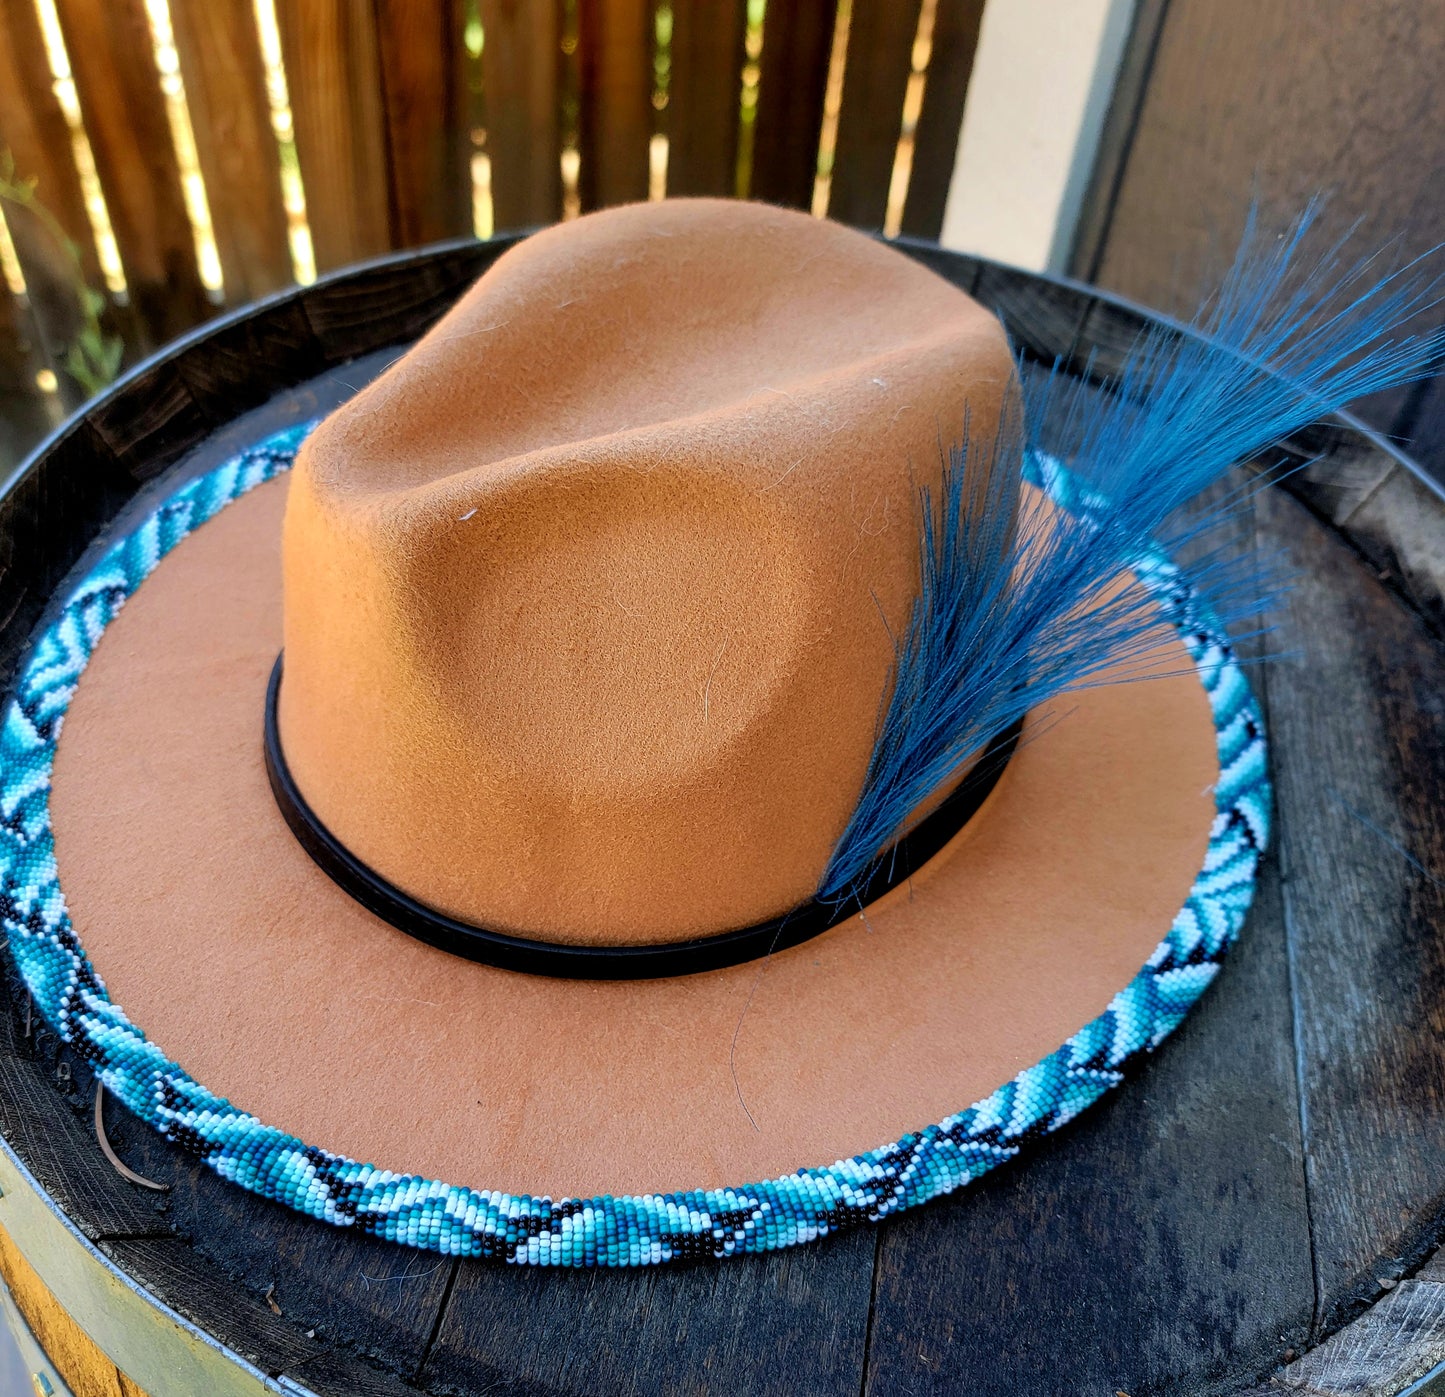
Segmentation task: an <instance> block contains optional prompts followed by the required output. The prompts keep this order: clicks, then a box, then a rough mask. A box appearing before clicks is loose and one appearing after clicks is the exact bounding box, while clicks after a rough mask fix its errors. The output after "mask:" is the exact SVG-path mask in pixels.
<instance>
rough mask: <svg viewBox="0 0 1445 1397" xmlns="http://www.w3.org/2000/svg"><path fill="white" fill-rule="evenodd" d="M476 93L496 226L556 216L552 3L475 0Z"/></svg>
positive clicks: (556, 44)
mask: <svg viewBox="0 0 1445 1397" xmlns="http://www.w3.org/2000/svg"><path fill="white" fill-rule="evenodd" d="M481 15H482V30H483V33H484V34H485V35H486V43H485V44H484V45H483V47H482V91H483V97H484V99H485V102H486V111H487V152H488V154H489V155H490V156H491V161H492V218H493V222H494V223H495V225H496V226H497V227H498V228H499V229H514V228H528V227H532V226H534V225H536V224H539V223H552V222H555V221H556V220H557V218H559V217H560V216H561V213H562V166H561V148H562V139H561V86H560V85H561V64H562V33H561V19H562V16H561V7H560V5H559V4H558V0H482V3H481Z"/></svg>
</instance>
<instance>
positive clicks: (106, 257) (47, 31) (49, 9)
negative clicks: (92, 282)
mask: <svg viewBox="0 0 1445 1397" xmlns="http://www.w3.org/2000/svg"><path fill="white" fill-rule="evenodd" d="M35 10H36V13H37V14H38V15H39V17H40V29H41V32H42V33H43V34H44V36H45V56H46V59H47V60H48V62H49V64H50V80H51V83H52V84H53V85H54V88H55V98H56V101H58V102H59V103H60V110H61V111H62V112H63V113H64V115H65V124H66V126H67V127H69V128H70V143H71V148H72V152H73V154H74V157H75V170H76V173H77V174H78V175H79V176H80V192H81V194H82V195H83V196H84V198H85V213H86V217H87V218H88V219H89V220H90V231H91V236H92V237H93V238H94V239H95V252H96V256H97V258H99V260H100V271H101V275H102V276H103V277H104V278H105V286H106V290H107V291H109V292H110V294H111V295H112V296H113V297H114V298H115V299H116V301H117V302H118V303H120V304H121V305H124V304H125V303H126V301H127V299H128V296H127V289H126V281H125V268H124V267H122V266H121V263H120V249H119V248H118V247H117V246H116V242H115V231H114V229H112V228H111V226H110V210H109V209H108V208H107V207H106V203H105V195H104V194H103V193H102V192H101V188H100V176H99V174H97V173H96V169H95V155H94V154H93V152H92V151H91V149H90V138H89V137H88V136H87V135H86V134H85V123H84V122H83V121H82V120H81V116H80V99H79V97H77V96H76V92H75V79H74V77H73V76H72V75H71V72H70V56H69V55H68V54H67V53H66V51H65V40H64V38H63V37H62V36H61V33H60V17H59V16H58V15H57V14H56V13H55V0H35Z"/></svg>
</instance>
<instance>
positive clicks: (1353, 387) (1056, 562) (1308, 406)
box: [819, 209, 1445, 899]
mask: <svg viewBox="0 0 1445 1397" xmlns="http://www.w3.org/2000/svg"><path fill="white" fill-rule="evenodd" d="M1315 217H1316V211H1315V210H1313V209H1311V210H1307V211H1306V212H1305V214H1303V215H1302V216H1301V217H1300V218H1299V219H1298V220H1297V222H1296V223H1295V225H1294V226H1293V228H1292V229H1291V230H1290V231H1289V232H1288V233H1287V234H1286V235H1284V236H1283V237H1279V238H1271V237H1269V236H1268V235H1267V234H1266V233H1264V232H1263V231H1262V230H1261V228H1260V226H1259V224H1258V221H1257V219H1256V218H1255V217H1254V216H1253V215H1251V218H1250V220H1249V224H1248V227H1247V229H1246V233H1245V237H1244V240H1243V242H1242V244H1241V247H1240V250H1239V253H1238V255H1237V256H1236V258H1235V261H1234V265H1233V267H1232V269H1231V271H1230V273H1229V275H1228V276H1227V277H1226V279H1225V282H1224V284H1223V286H1222V288H1221V290H1220V291H1219V293H1218V294H1217V296H1215V297H1214V298H1213V299H1212V300H1211V301H1210V302H1209V303H1207V304H1206V305H1205V307H1204V309H1203V310H1202V311H1201V312H1200V314H1199V315H1198V316H1197V317H1196V319H1195V321H1194V323H1193V326H1192V328H1193V329H1195V330H1196V331H1197V332H1198V334H1197V335H1183V336H1181V335H1178V334H1177V333H1175V332H1173V331H1171V330H1169V329H1166V328H1159V329H1155V330H1151V331H1150V332H1149V333H1147V334H1145V335H1143V336H1142V337H1141V338H1140V340H1139V341H1138V343H1137V344H1135V345H1134V347H1133V349H1132V350H1131V351H1130V353H1129V354H1128V355H1127V356H1126V358H1125V360H1124V363H1123V365H1122V367H1121V368H1120V370H1119V372H1118V374H1117V376H1116V378H1115V381H1114V383H1113V385H1112V387H1113V392H1112V394H1110V395H1103V394H1100V393H1099V392H1098V391H1097V390H1096V389H1093V388H1092V387H1090V386H1089V384H1088V383H1087V381H1086V380H1081V379H1078V378H1074V377H1070V376H1068V375H1066V374H1064V373H1062V372H1060V371H1059V370H1058V368H1057V366H1056V368H1055V371H1054V372H1053V373H1051V374H1049V375H1047V376H1044V377H1043V378H1042V379H1037V378H1035V379H1031V378H1030V377H1029V376H1028V375H1027V374H1023V373H1021V375H1020V380H1021V384H1022V402H1021V407H1020V408H1019V410H1017V411H1014V410H1009V411H1006V412H1004V413H1003V414H1002V415H1001V416H1000V419H999V427H998V432H997V434H996V436H995V438H994V439H993V441H992V442H991V443H989V442H985V443H982V444H981V443H980V442H978V441H977V440H975V441H973V442H972V443H971V444H968V443H965V444H964V445H961V446H956V447H953V448H951V449H950V451H949V452H948V453H947V458H946V460H945V463H944V469H943V478H942V483H941V486H940V487H939V490H938V492H937V495H936V496H935V493H934V491H933V490H932V489H931V488H929V487H928V486H927V485H925V486H923V487H921V488H920V490H919V516H920V520H921V535H922V538H921V547H920V577H919V585H918V594H917V598H916V600H915V601H914V603H913V607H912V611H911V614H910V616H909V621H908V625H907V629H906V631H905V632H904V633H903V634H902V636H901V637H899V640H898V645H897V658H896V661H895V665H894V669H893V673H892V674H891V676H890V686H889V689H888V693H887V698H886V704H885V706H884V708H883V711H882V714H881V718H880V723H879V729H878V734H877V740H876V742H875V745H874V749H873V754H872V757H871V759H870V762H869V766H868V772H867V775H866V777H865V779H864V783H863V789H862V792H861V794H860V797H859V800H858V804H857V807H856V809H855V810H854V812H853V815H852V817H851V819H850V820H849V822H848V825H847V828H846V829H845V830H844V832H843V834H842V836H841V838H840V839H839V841H838V844H837V846H836V847H835V849H834V852H833V855H832V858H831V860H830V861H829V864H828V867H827V870H826V871H825V873H824V875H823V878H822V880H821V883H820V885H819V895H820V896H822V897H824V898H830V899H831V898H840V897H841V898H846V897H847V896H848V895H849V890H850V889H851V888H852V887H853V886H855V885H856V884H857V883H858V882H859V880H860V879H861V878H862V877H863V876H864V874H865V873H866V872H867V870H868V868H869V867H870V865H871V864H872V863H873V861H874V860H875V859H876V858H877V857H878V856H879V851H880V850H883V849H886V848H887V847H888V846H889V845H890V844H891V843H892V842H893V841H894V840H896V839H897V838H898V837H899V835H900V834H901V833H902V832H903V831H904V830H905V829H906V827H907V825H908V822H909V820H910V819H912V818H914V817H915V812H916V811H917V810H918V809H919V807H920V806H921V805H922V804H923V802H924V801H925V800H926V799H927V798H928V797H929V796H930V795H931V794H932V793H934V792H936V791H937V790H938V788H939V787H940V786H941V785H942V784H943V783H944V782H945V781H947V780H948V779H949V777H950V776H951V775H952V774H953V773H954V772H956V771H957V770H958V768H959V766H960V764H961V763H963V762H964V761H965V760H966V759H967V758H968V756H969V755H970V754H971V753H974V752H976V751H978V750H979V748H980V747H982V746H983V744H984V743H986V742H987V741H988V739H989V738H990V737H991V736H993V734H995V733H997V732H999V731H1001V730H1002V729H1004V728H1006V727H1007V726H1008V725H1009V724H1010V723H1012V722H1013V721H1015V720H1016V719H1017V718H1019V717H1021V716H1022V715H1023V714H1025V713H1027V712H1029V711H1030V710H1033V709H1036V708H1038V707H1039V706H1040V705H1042V704H1046V703H1048V702H1049V701H1050V700H1051V699H1053V698H1055V697H1056V696H1058V695H1059V694H1061V693H1064V692H1065V691H1067V690H1069V689H1074V688H1077V687H1079V686H1080V685H1082V684H1087V683H1089V682H1091V681H1092V680H1094V679H1096V678H1097V677H1098V676H1099V675H1100V673H1101V672H1102V671H1104V670H1105V669H1110V670H1111V671H1113V672H1114V677H1115V678H1117V670H1118V666H1119V665H1120V664H1121V663H1124V664H1128V663H1129V662H1131V661H1136V660H1140V659H1142V658H1143V657H1145V656H1146V655H1147V654H1148V653H1149V651H1150V650H1151V649H1152V648H1154V646H1155V644H1156V642H1155V640H1154V639H1152V638H1151V636H1152V635H1153V626H1154V625H1155V622H1156V611H1155V607H1154V605H1153V604H1152V602H1151V601H1150V600H1149V598H1148V596H1147V595H1146V594H1145V593H1144V592H1143V591H1142V590H1141V589H1140V588H1138V587H1122V588H1121V587H1120V585H1119V578H1120V576H1121V575H1122V574H1123V573H1124V572H1125V570H1126V569H1127V567H1128V565H1129V560H1130V559H1132V558H1137V557H1140V556H1142V555H1144V554H1145V553H1146V552H1147V551H1148V548H1149V546H1150V540H1159V541H1160V542H1161V543H1162V544H1163V546H1164V547H1165V548H1166V550H1167V551H1169V552H1170V553H1171V554H1178V553H1179V552H1180V551H1181V550H1183V549H1184V548H1185V546H1186V545H1192V546H1193V548H1194V551H1195V552H1196V553H1197V554H1198V555H1199V558H1198V561H1196V562H1194V563H1193V564H1192V565H1191V566H1190V567H1189V569H1188V575H1189V584H1190V586H1191V588H1192V589H1193V590H1194V592H1195V593H1196V594H1197V595H1198V596H1199V597H1200V598H1201V599H1202V600H1203V601H1204V603H1205V605H1207V607H1208V608H1209V610H1210V611H1211V613H1212V614H1213V615H1214V616H1215V617H1216V618H1218V620H1219V621H1220V622H1221V624H1223V625H1225V626H1226V627H1233V626H1234V625H1236V624H1238V623H1243V622H1246V621H1250V620H1252V618H1254V617H1256V616H1258V615H1259V614H1260V612H1261V611H1262V610H1267V609H1268V605H1269V600H1270V596H1271V592H1272V590H1273V587H1274V582H1273V578H1272V573H1271V570H1270V569H1269V568H1268V567H1260V566H1259V565H1258V564H1257V562H1256V560H1255V559H1254V558H1253V557H1251V556H1250V555H1249V554H1248V553H1240V552H1238V551H1234V550H1231V548H1229V547H1228V546H1227V545H1223V544H1214V545H1213V546H1209V541H1210V540H1211V539H1214V538H1217V537H1218V536H1219V535H1220V534H1221V533H1222V529H1221V526H1222V524H1223V523H1224V522H1225V521H1226V520H1227V519H1229V518H1230V517H1232V516H1233V514H1234V513H1235V511H1236V510H1237V508H1238V505H1239V500H1238V499H1237V498H1235V497H1234V496H1233V495H1231V496H1230V497H1228V498H1226V499H1225V500H1224V501H1222V502H1221V503H1220V504H1218V505H1217V506H1214V507H1213V508H1199V509H1196V510H1194V511H1192V512H1190V513H1188V515H1187V517H1185V515H1184V513H1183V511H1184V507H1185V506H1186V505H1187V504H1189V502H1190V501H1191V500H1193V499H1194V498H1195V497H1196V496H1198V495H1199V494H1200V493H1201V492H1202V491H1204V490H1205V489H1207V488H1208V487H1209V486H1210V485H1212V484H1214V483H1215V482H1216V481H1217V480H1219V479H1220V477H1221V476H1223V475H1224V474H1225V472H1227V471H1228V470H1229V469H1230V468H1231V467H1233V466H1234V465H1236V464H1237V463H1239V462H1242V461H1246V460H1248V459H1250V458H1251V457H1253V456H1255V455H1257V454H1258V453H1259V452H1261V451H1263V450H1264V449H1265V448H1267V447H1268V446H1269V445H1270V444H1271V443H1273V442H1276V441H1278V440H1279V439H1280V438H1281V437H1283V436H1285V435H1287V434H1288V433H1289V432H1291V431H1293V430H1294V429H1296V428H1298V427H1301V426H1303V425H1305V424H1306V423H1308V422H1310V421H1312V420H1314V419H1315V418H1317V417H1319V416H1320V415H1321V414H1323V413H1327V412H1330V411H1333V410H1334V409H1336V408H1338V407H1340V406H1341V405H1342V404H1344V403H1346V402H1348V401H1350V400H1351V399H1353V398H1357V397H1361V396H1363V395H1365V394H1368V393H1374V392H1378V391H1379V390H1381V389H1383V388H1388V387H1390V386H1391V385H1394V384H1398V383H1402V382H1406V381H1408V380H1410V379H1413V378H1417V377H1419V376H1421V375H1422V374H1424V373H1426V372H1429V371H1430V369H1431V367H1432V365H1433V364H1434V363H1435V361H1437V360H1438V359H1439V357H1440V356H1441V353H1442V349H1445V331H1437V332H1435V333H1432V334H1411V333H1403V332H1401V330H1400V327H1401V326H1403V325H1405V324H1406V323H1408V322H1409V321H1410V319H1411V318H1412V317H1414V316H1416V315H1418V314H1419V313H1420V312H1421V311H1424V310H1427V309H1429V308H1430V307H1431V306H1433V305H1434V304H1435V303H1436V301H1437V299H1438V297H1439V287H1440V281H1439V278H1438V276H1432V275H1430V274H1429V273H1428V271H1427V265H1428V264H1427V262H1426V261H1424V260H1422V261H1419V262H1416V263H1412V264H1410V265H1409V266H1406V267H1404V268H1401V269H1399V270H1397V271H1395V272H1393V273H1388V274H1384V275H1381V276H1380V279H1378V280H1375V279H1374V278H1375V276H1376V275H1377V268H1376V266H1375V262H1376V261H1377V259H1368V260H1364V261H1350V260H1347V259H1346V257H1345V255H1344V252H1343V250H1342V247H1341V246H1340V245H1335V246H1333V247H1330V248H1327V249H1326V250H1325V251H1324V252H1322V253H1320V254H1317V255H1311V254H1310V253H1309V252H1308V247H1309V235H1310V230H1311V228H1312V226H1313V224H1314V221H1315ZM1044 422H1048V423H1050V424H1051V427H1052V429H1053V430H1055V431H1057V432H1058V433H1059V435H1060V436H1061V437H1062V439H1065V440H1069V441H1072V442H1075V443H1077V444H1076V446H1075V448H1074V450H1073V452H1072V454H1071V458H1070V465H1071V469H1072V470H1073V471H1074V472H1075V473H1076V474H1077V476H1078V478H1079V480H1080V481H1081V482H1082V485H1083V487H1084V488H1085V489H1088V490H1091V491H1093V492H1094V493H1095V494H1096V495H1097V496H1098V497H1099V498H1100V500H1107V501H1108V502H1109V507H1108V508H1107V509H1101V510H1099V511H1098V512H1092V513H1086V514H1080V513H1073V514H1071V513H1067V512H1064V513H1061V512H1059V511H1058V510H1056V509H1054V508H1052V507H1051V506H1049V505H1048V504H1047V502H1046V501H1045V500H1044V499H1043V498H1042V497H1040V496H1039V495H1038V494H1036V493H1028V494H1025V496H1024V497H1023V499H1022V502H1020V501H1019V498H1018V495H1017V492H1016V490H1015V489H1014V488H1012V487H1013V482H1014V481H1015V480H1016V479H1017V477H1018V475H1019V474H1020V473H1021V472H1023V471H1024V470H1025V462H1026V459H1027V457H1028V455H1029V451H1030V445H1029V443H1030V435H1031V433H1035V432H1037V430H1038V429H1039V426H1040V424H1042V423H1044ZM981 449H982V450H984V451H986V452H988V453H989V455H990V459H989V460H988V461H987V463H986V466H985V468H984V469H982V470H979V469H972V468H971V465H972V463H971V462H970V460H969V456H970V453H977V452H979V451H980V450H981ZM1201 544H1203V545H1204V546H1203V547H1202V548H1201Z"/></svg>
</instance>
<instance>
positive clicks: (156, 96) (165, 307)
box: [56, 0, 214, 346]
mask: <svg viewBox="0 0 1445 1397" xmlns="http://www.w3.org/2000/svg"><path fill="white" fill-rule="evenodd" d="M56 12H57V14H58V15H59V16H60V26H61V29H62V31H63V32H64V35H65V47H66V52H67V53H68V54H69V56H70V66H71V70H72V72H73V73H74V75H75V88H76V93H77V95H78V96H79V98H80V110H81V115H82V117H83V118H84V121H85V130H86V134H87V136H88V137H89V138H90V148H91V150H92V152H93V153H94V155H95V168H96V172H97V174H98V175H99V176H100V183H101V188H102V189H103V190H104V192H105V202H106V207H107V208H108V209H109V211H110V222H111V227H112V228H113V229H114V231H115V241H116V246H117V247H118V248H119V250H120V259H121V262H122V264H123V265H124V267H125V278H126V285H127V287H128V289H129V292H130V300H131V304H132V306H133V307H134V309H135V312H136V315H137V317H138V320H139V323H140V327H141V330H142V332H143V334H144V335H145V336H146V339H147V342H148V343H149V344H150V345H151V346H155V345H160V344H164V343H165V341H166V340H168V339H170V338H172V337H173V336H175V335H178V334H180V333H181V332H182V331H184V330H189V329H190V328H191V327H192V326H193V325H197V324H199V323H200V322H201V321H202V320H205V319H206V318H207V317H208V316H209V315H211V314H213V312H214V307H213V306H212V305H211V303H210V302H209V301H208V300H207V299H206V293H205V288H204V287H203V286H202V285H201V276H200V272H199V270H198V268H197V264H196V245H195V239H194V235H193V233H192V231H191V220H190V215H189V214H188V213H187V212H186V201H185V198H184V196H183V195H182V193H181V177H180V168H179V166H178V165H177V163H176V154H175V147H174V145H173V144H172V141H171V128H170V120H169V118H168V117H167V115H166V109H165V103H164V101H163V99H162V97H161V90H160V74H159V73H158V72H157V70H156V64H155V56H154V49H153V47H152V39H151V31H150V24H149V22H148V20H147V18H146V12H145V4H144V0H57V3H56Z"/></svg>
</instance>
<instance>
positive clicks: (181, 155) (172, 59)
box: [146, 0, 221, 303]
mask: <svg viewBox="0 0 1445 1397" xmlns="http://www.w3.org/2000/svg"><path fill="white" fill-rule="evenodd" d="M146 18H147V19H148V20H149V21H150V28H151V44H152V46H153V48H154V49H155V57H156V69H157V71H158V72H159V73H160V77H161V95H162V96H163V97H164V98H165V101H166V117H167V120H168V122H169V125H170V128H171V144H172V145H173V146H175V148H176V164H177V165H178V166H179V167H180V172H181V193H182V196H183V197H184V198H185V201H186V215H187V217H188V218H189V219H190V220H191V236H192V238H193V239H194V241H195V244H196V265H197V267H198V268H199V269H200V274H201V285H202V286H204V287H205V288H206V291H207V292H208V293H209V295H210V297H211V299H212V300H213V301H216V302H217V303H219V302H220V300H221V257H220V253H219V252H217V250H216V233H215V229H213V228H212V227H211V207H210V204H209V203H208V202H207V201H206V183H205V181H204V180H203V179H202V178H201V162H200V159H199V158H198V157H197V155H196V133H195V131H194V130H193V129H192V127H191V109H190V107H189V106H188V105H187V103H186V86H185V83H184V82H182V80H181V56H180V54H179V53H177V52H176V40H175V35H174V33H173V32H172V30H171V11H170V6H169V4H168V3H167V0H146Z"/></svg>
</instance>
